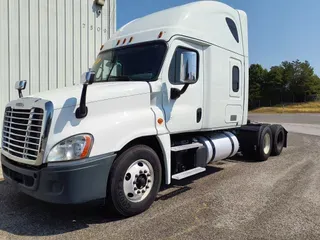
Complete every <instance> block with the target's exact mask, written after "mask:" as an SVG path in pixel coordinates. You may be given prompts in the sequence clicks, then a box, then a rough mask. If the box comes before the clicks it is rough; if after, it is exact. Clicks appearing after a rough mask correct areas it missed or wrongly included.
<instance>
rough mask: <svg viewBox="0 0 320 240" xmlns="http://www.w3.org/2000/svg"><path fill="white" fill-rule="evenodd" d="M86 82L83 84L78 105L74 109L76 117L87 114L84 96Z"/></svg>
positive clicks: (82, 116)
mask: <svg viewBox="0 0 320 240" xmlns="http://www.w3.org/2000/svg"><path fill="white" fill-rule="evenodd" d="M87 87H88V85H87V84H83V88H82V93H81V100H80V106H79V107H78V108H77V110H76V118H78V119H79V118H84V117H86V116H87V114H88V107H87V106H86V96H87Z"/></svg>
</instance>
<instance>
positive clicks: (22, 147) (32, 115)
mask: <svg viewBox="0 0 320 240" xmlns="http://www.w3.org/2000/svg"><path fill="white" fill-rule="evenodd" d="M43 116H44V111H43V109H41V108H32V109H14V108H12V107H7V108H6V110H5V115H4V121H3V132H2V147H3V150H5V151H7V152H8V153H10V154H11V155H13V156H16V157H19V158H23V159H27V160H37V157H38V154H39V151H40V143H41V132H42V125H43V124H42V123H43Z"/></svg>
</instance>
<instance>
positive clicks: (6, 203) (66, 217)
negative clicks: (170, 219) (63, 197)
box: [0, 166, 222, 236]
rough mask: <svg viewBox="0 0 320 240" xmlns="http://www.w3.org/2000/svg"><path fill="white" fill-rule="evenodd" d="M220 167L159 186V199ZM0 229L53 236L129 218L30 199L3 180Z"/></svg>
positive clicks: (183, 189)
mask: <svg viewBox="0 0 320 240" xmlns="http://www.w3.org/2000/svg"><path fill="white" fill-rule="evenodd" d="M221 170H222V168H216V167H211V166H209V167H208V168H207V171H206V172H203V173H200V174H198V175H196V176H194V177H190V178H188V179H185V180H181V181H174V182H173V183H172V185H171V186H169V187H167V188H166V189H167V190H168V189H169V190H170V191H171V193H164V190H166V189H161V191H160V192H159V195H158V198H157V199H156V201H159V200H167V199H170V198H172V197H174V196H177V195H178V194H179V193H183V192H186V191H188V190H190V189H192V188H191V187H190V186H188V184H190V183H192V182H194V181H196V180H197V179H199V178H202V177H205V176H207V175H210V174H214V173H217V172H219V171H221ZM0 204H1V207H0V232H1V231H4V232H7V233H10V234H14V235H18V236H54V235H60V234H64V233H70V232H75V231H78V230H83V229H86V228H89V226H90V225H92V224H106V223H110V224H112V223H113V222H117V221H119V220H122V221H130V219H125V218H123V217H119V216H117V215H115V214H113V213H110V212H108V211H107V209H106V208H105V207H103V206H102V205H101V204H99V205H97V204H93V203H90V204H89V203H88V204H81V205H55V204H49V203H45V202H42V201H39V200H36V199H34V198H31V197H29V196H27V195H25V194H23V193H19V192H17V191H16V190H15V189H13V188H12V186H11V185H9V184H8V183H7V182H5V181H2V182H0Z"/></svg>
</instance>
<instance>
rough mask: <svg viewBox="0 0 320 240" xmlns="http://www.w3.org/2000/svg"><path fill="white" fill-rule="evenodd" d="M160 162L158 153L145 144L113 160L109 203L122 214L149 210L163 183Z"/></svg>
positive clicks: (128, 150) (130, 214)
mask: <svg viewBox="0 0 320 240" xmlns="http://www.w3.org/2000/svg"><path fill="white" fill-rule="evenodd" d="M161 176H162V171H161V164H160V160H159V157H158V155H157V154H156V152H155V151H154V150H153V149H152V148H150V147H148V146H145V145H137V146H133V147H131V148H129V149H127V150H126V151H125V152H123V153H122V154H121V155H120V156H119V157H118V158H117V159H116V160H115V162H114V164H113V166H112V168H111V172H110V178H109V183H108V191H107V195H108V203H107V204H112V206H113V208H114V209H115V210H116V211H117V212H118V213H120V214H121V215H123V216H133V215H136V214H139V213H141V212H143V211H145V210H147V209H148V208H149V207H150V206H151V204H152V203H153V202H154V200H155V198H156V196H157V193H158V191H159V188H160V184H161Z"/></svg>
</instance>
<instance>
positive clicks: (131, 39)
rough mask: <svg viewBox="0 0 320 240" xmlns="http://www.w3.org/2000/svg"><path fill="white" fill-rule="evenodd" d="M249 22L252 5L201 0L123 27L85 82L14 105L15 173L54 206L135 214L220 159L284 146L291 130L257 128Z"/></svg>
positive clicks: (11, 177) (26, 188)
mask: <svg viewBox="0 0 320 240" xmlns="http://www.w3.org/2000/svg"><path fill="white" fill-rule="evenodd" d="M247 25H248V23H247V16H246V14H245V12H243V11H241V10H236V9H233V8H231V7H229V6H227V5H225V4H223V3H220V2H215V1H200V2H195V3H191V4H186V5H182V6H178V7H174V8H171V9H167V10H164V11H160V12H157V13H154V14H151V15H148V16H145V17H143V18H139V19H136V20H134V21H132V22H130V23H128V24H127V25H125V26H123V27H122V28H121V29H119V30H118V31H117V32H116V34H115V35H114V36H113V37H112V38H111V39H109V40H108V41H107V42H105V44H104V45H103V46H101V51H100V53H99V54H98V56H97V57H96V60H95V62H94V63H93V64H92V67H91V68H90V70H89V71H88V72H87V73H84V74H83V79H82V83H83V85H76V86H72V87H68V88H61V89H57V90H53V91H47V92H41V93H37V94H34V95H31V96H26V97H22V96H21V98H19V99H17V100H14V101H11V102H10V103H8V105H7V106H6V109H5V117H4V125H3V132H2V149H1V157H2V160H1V162H2V168H3V173H4V177H5V179H6V180H7V181H8V182H11V183H12V184H14V185H17V186H18V187H19V189H20V190H21V191H23V192H25V193H26V194H28V195H31V196H33V197H35V198H38V199H41V200H44V201H47V202H52V203H63V204H75V203H83V202H88V201H91V200H97V199H105V200H106V205H110V206H112V207H113V208H114V209H115V210H116V211H117V212H119V213H120V214H122V215H124V216H132V215H135V214H138V213H140V212H142V211H145V210H146V209H148V208H149V207H150V205H151V204H152V202H153V201H154V200H155V197H156V195H157V193H158V191H159V188H160V185H161V184H170V183H171V182H172V181H173V180H180V179H183V178H186V177H189V176H192V175H195V174H197V173H200V172H203V171H205V170H206V166H207V164H209V163H211V162H213V161H218V160H221V159H225V158H229V157H232V156H234V155H235V154H237V153H238V152H240V150H242V152H243V153H244V154H246V155H248V156H254V157H255V158H256V159H258V160H266V159H268V157H269V156H270V155H271V154H274V155H278V154H280V153H281V151H282V148H283V147H284V146H286V131H285V130H284V128H283V127H282V126H278V125H274V126H268V125H266V124H248V119H247V118H248V95H249V92H248V86H249V76H248V67H249V62H248V28H247ZM22 88H23V87H21V86H19V85H18V87H17V89H19V90H21V89H22Z"/></svg>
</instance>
